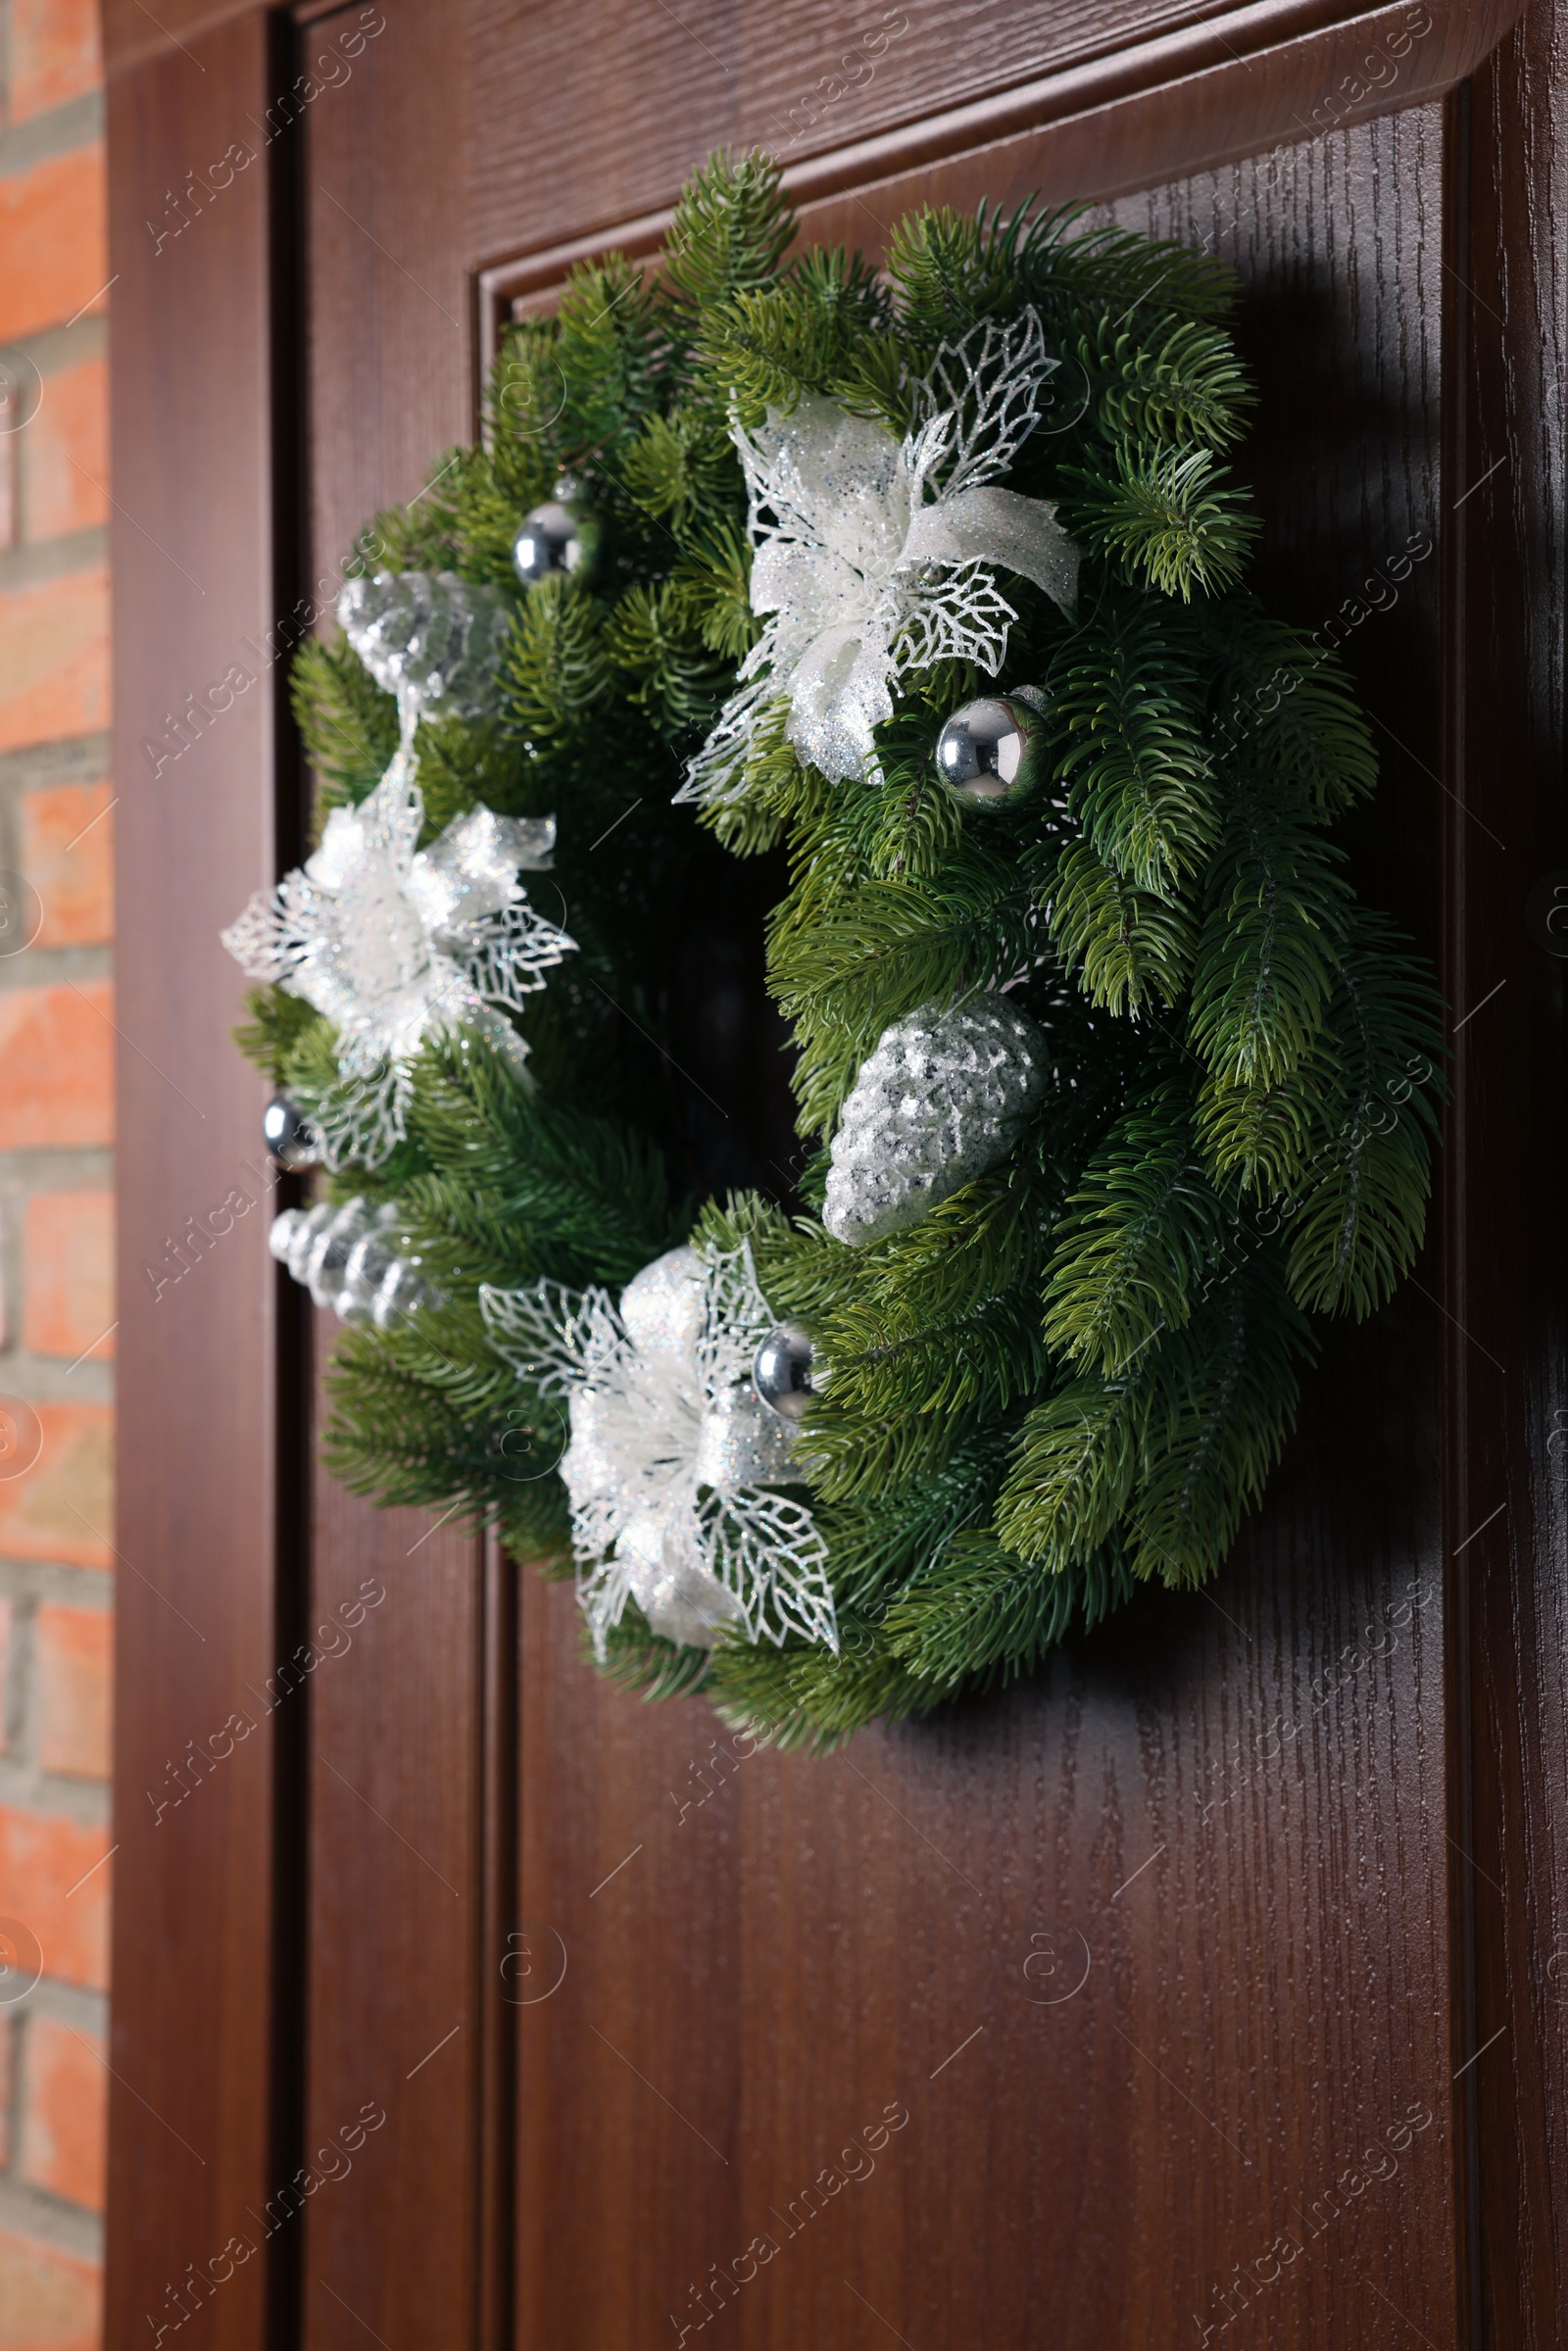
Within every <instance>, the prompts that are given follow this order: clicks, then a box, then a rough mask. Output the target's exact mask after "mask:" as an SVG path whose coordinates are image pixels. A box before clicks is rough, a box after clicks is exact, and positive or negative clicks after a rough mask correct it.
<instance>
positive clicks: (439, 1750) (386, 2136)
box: [295, 1316, 501, 2346]
mask: <svg viewBox="0 0 1568 2351" xmlns="http://www.w3.org/2000/svg"><path fill="white" fill-rule="evenodd" d="M318 1321H319V1324H320V1326H321V1328H320V1330H319V1335H318V1344H319V1348H320V1353H321V1357H322V1360H323V1363H324V1358H325V1355H326V1353H327V1351H328V1349H329V1347H330V1345H331V1342H332V1340H333V1339H334V1338H335V1336H336V1324H335V1318H331V1317H328V1316H319V1317H318ZM314 1551H315V1573H314V1575H313V1578H312V1588H311V1634H312V1636H314V1638H315V1641H316V1646H317V1650H318V1653H319V1654H320V1655H321V1656H322V1657H323V1662H322V1663H321V1664H319V1666H318V1667H317V1668H316V1669H315V1671H314V1674H313V1677H312V1681H311V1686H310V1704H311V1752H310V1771H309V1788H310V1796H309V1821H310V1827H309V1845H308V1851H307V1854H306V1856H305V1861H306V1887H307V1894H306V1913H307V1926H306V1942H307V1949H308V1965H309V1997H308V2009H307V2016H308V2026H307V2031H308V2045H309V2068H308V2081H307V2090H306V2106H305V2132H304V2140H303V2145H302V2148H301V2156H300V2160H301V2162H302V2163H304V2164H305V2165H306V2166H308V2167H310V2168H311V2169H312V2171H313V2172H314V2173H315V2175H316V2177H317V2178H318V2179H319V2180H321V2181H323V2183H324V2184H322V2185H321V2186H319V2188H317V2189H316V2190H314V2191H313V2195H312V2201H311V2202H310V2204H309V2206H308V2207H307V2209H306V2211H305V2213H304V2215H303V2218H302V2223H301V2226H302V2227H303V2229H304V2232H305V2251H304V2260H303V2265H302V2279H303V2296H302V2309H301V2314H300V2320H299V2332H298V2335H297V2337H296V2338H295V2339H296V2340H297V2341H298V2342H300V2343H301V2344H305V2345H314V2344H322V2345H325V2344H332V2345H337V2344H340V2343H342V2342H343V2341H344V2339H345V2335H346V2332H353V2331H357V2330H356V2329H354V2328H351V2327H349V2325H348V2321H347V2320H346V2318H345V2315H344V2314H345V2311H347V2312H350V2313H352V2315H353V2317H354V2318H355V2319H357V2320H358V2321H359V2322H360V2323H361V2326H362V2327H366V2328H368V2329H370V2330H371V2331H373V2332H374V2333H376V2334H379V2335H381V2336H382V2337H384V2338H385V2339H387V2340H388V2341H394V2340H397V2341H402V2340H407V2341H411V2342H418V2343H426V2344H446V2343H451V2344H454V2345H456V2344H463V2345H465V2346H467V2345H469V2344H472V2343H474V2341H475V2340H476V2325H477V2295H478V2285H477V2279H478V2263H477V2253H478V2231H479V2216H480V2188H479V2180H478V2174H477V2166H478V2162H479V2157H480V2153H481V2137H480V2116H481V2098H480V2089H479V2083H480V2065H481V2060H482V2058H483V2057H484V2055H485V2054H486V2049H485V2037H486V2033H487V2031H488V2019H487V2018H486V2017H485V2016H484V2014H483V2012H482V2005H481V1991H482V1988H483V1987H482V1984H481V1976H482V1975H488V1978H489V1981H490V1982H491V1984H494V1983H495V1982H497V1981H498V1971H499V1965H500V1959H501V1952H500V1951H497V1952H496V1953H495V1954H494V1955H493V1956H492V1957H491V1959H490V1964H489V1967H488V1969H487V1970H486V1969H484V1968H483V1966H482V1962H481V1953H480V1942H481V1936H482V1935H483V1932H484V1929H485V1915H484V1897H483V1892H482V1888H483V1886H484V1883H485V1879H484V1869H483V1862H484V1851H483V1827H484V1824H483V1816H482V1810H481V1795H480V1785H481V1784H480V1771H479V1766H480V1762H481V1758H482V1755H483V1751H484V1727H485V1712H486V1709H485V1688H484V1682H483V1678H482V1641H483V1639H484V1633H485V1623H484V1581H483V1576H482V1565H481V1551H480V1545H479V1543H478V1542H477V1540H476V1539H475V1538H474V1537H473V1536H471V1535H469V1534H466V1533H464V1532H461V1531H459V1530H458V1529H456V1528H443V1527H441V1526H440V1525H439V1523H438V1522H437V1521H435V1520H433V1519H432V1518H431V1517H430V1516H429V1515H427V1514H426V1513H424V1512H422V1511H412V1510H393V1511H371V1510H369V1509H368V1508H366V1506H365V1505H364V1504H363V1503H360V1502H357V1501H356V1500H355V1499H354V1497H353V1496H352V1495H350V1494H345V1493H344V1492H343V1490H342V1488H341V1487H338V1486H335V1485H334V1484H333V1483H332V1482H331V1480H330V1479H329V1478H328V1477H327V1475H326V1473H325V1471H324V1470H322V1469H320V1468H318V1470H317V1472H316V1481H315V1504H314ZM377 1592H381V1593H382V1594H383V1595H384V1596H383V1597H382V1598H381V1599H379V1600H377V1599H376V1598H375V1594H376V1593H377ZM361 1606H363V1607H364V1608H365V1610H366V1613H365V1615H364V1617H363V1620H362V1621H360V1622H359V1623H358V1624H357V1625H356V1624H355V1623H354V1619H355V1617H356V1616H357V1614H358V1611H359V1608H360V1607H361ZM336 1626H342V1627H344V1628H345V1629H348V1628H352V1641H353V1646H352V1648H351V1649H346V1650H343V1651H342V1653H341V1654H340V1655H337V1656H335V1657H334V1656H331V1655H330V1654H329V1652H330V1651H331V1650H332V1649H338V1648H341V1636H340V1635H337V1634H335V1633H334V1631H333V1628H334V1627H336ZM367 2105H368V2106H369V2107H371V2108H372V2109H375V2110H379V2111H380V2112H381V2113H382V2114H383V2115H384V2117H385V2120H384V2122H383V2123H382V2124H380V2125H378V2126H376V2127H375V2129H374V2131H373V2132H372V2134H371V2135H369V2136H368V2138H367V2139H366V2142H365V2144H364V2145H363V2147H360V2148H358V2149H354V2148H353V2147H352V2138H353V2136H354V2135H355V2119H356V2118H357V2117H359V2116H361V2114H362V2112H363V2110H364V2109H365V2107H366V2106H367ZM345 2126H348V2128H349V2134H350V2143H349V2144H348V2145H347V2146H345V2142H344V2136H343V2133H344V2127H345ZM334 2142H335V2143H336V2145H337V2146H340V2147H343V2148H344V2152H345V2153H351V2154H352V2170H346V2169H345V2166H344V2163H343V2159H342V2156H339V2155H334V2153H333V2148H334ZM334 2175H337V2176H336V2177H334Z"/></svg>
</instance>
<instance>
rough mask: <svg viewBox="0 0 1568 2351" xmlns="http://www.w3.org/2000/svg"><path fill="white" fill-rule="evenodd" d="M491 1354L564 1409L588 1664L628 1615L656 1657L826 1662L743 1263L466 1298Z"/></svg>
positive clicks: (819, 1609)
mask: <svg viewBox="0 0 1568 2351" xmlns="http://www.w3.org/2000/svg"><path fill="white" fill-rule="evenodd" d="M479 1305H480V1310H481V1312H482V1313H483V1315H484V1319H485V1322H486V1324H487V1326H488V1328H489V1331H490V1335H491V1338H492V1341H493V1342H494V1345H495V1347H496V1349H497V1351H498V1352H499V1353H500V1354H501V1355H502V1356H503V1357H504V1358H505V1359H506V1361H507V1362H509V1363H510V1364H512V1366H513V1368H514V1369H515V1371H516V1372H517V1373H518V1374H519V1375H520V1376H521V1377H522V1378H523V1379H525V1380H526V1381H527V1382H528V1383H529V1385H530V1386H531V1387H533V1388H534V1389H536V1390H537V1391H538V1392H539V1393H540V1394H541V1395H543V1396H564V1397H566V1399H567V1403H568V1409H569V1413H570V1424H571V1438H570V1443H569V1444H568V1445H567V1447H566V1450H565V1452H564V1454H563V1456H562V1460H561V1465H560V1466H561V1475H562V1477H563V1479H564V1482H565V1487H566V1492H567V1494H568V1496H569V1498H570V1502H571V1532H572V1546H573V1549H574V1551H575V1553H576V1558H577V1593H578V1598H579V1600H580V1602H581V1605H582V1608H583V1611H584V1613H585V1615H586V1616H587V1619H588V1623H589V1626H590V1629H591V1631H592V1634H593V1640H594V1646H595V1649H596V1651H597V1653H598V1655H599V1656H600V1657H601V1658H603V1656H604V1654H605V1643H606V1638H607V1636H608V1634H609V1632H610V1630H611V1628H612V1627H613V1625H616V1624H618V1623H619V1621H620V1618H621V1614H622V1612H623V1610H624V1608H625V1605H626V1602H627V1599H628V1598H631V1599H635V1600H636V1602H637V1605H638V1606H639V1608H641V1610H642V1612H643V1614H644V1615H645V1616H646V1617H647V1619H648V1622H649V1624H650V1625H651V1626H652V1627H653V1630H654V1631H655V1632H656V1633H658V1634H660V1635H661V1636H662V1638H663V1639H664V1640H666V1641H677V1642H680V1643H683V1644H685V1645H687V1646H690V1647H694V1648H709V1647H711V1645H712V1643H713V1641H714V1640H715V1638H716V1637H717V1635H718V1634H719V1633H720V1632H721V1631H722V1630H723V1628H724V1627H726V1626H733V1627H734V1628H735V1629H736V1630H738V1631H739V1632H741V1633H742V1634H743V1635H744V1636H745V1638H746V1639H747V1640H748V1641H764V1640H765V1641H774V1642H782V1641H784V1640H785V1639H786V1638H787V1637H788V1636H789V1635H790V1634H792V1633H794V1634H799V1635H801V1636H802V1637H803V1638H804V1639H805V1640H807V1641H819V1642H823V1643H825V1644H826V1645H827V1646H828V1647H829V1648H832V1649H835V1650H836V1649H837V1647H838V1620H837V1616H836V1613H835V1610H834V1606H833V1593H832V1589H831V1587H830V1585H829V1583H828V1580H827V1573H826V1563H827V1545H826V1543H824V1541H823V1539H822V1536H821V1534H820V1533H819V1532H818V1529H817V1526H816V1522H815V1520H814V1518H813V1517H812V1515H811V1512H810V1511H809V1509H808V1508H807V1507H806V1505H805V1504H804V1503H803V1502H800V1501H797V1500H796V1499H795V1498H794V1496H793V1495H790V1494H779V1493H775V1492H771V1491H769V1489H771V1488H775V1487H778V1486H782V1485H788V1484H796V1483H799V1482H800V1471H799V1468H798V1466H797V1464H796V1462H795V1459H794V1444H795V1434H796V1432H795V1431H794V1429H793V1428H792V1427H791V1426H790V1425H789V1424H788V1423H787V1422H784V1421H782V1420H780V1419H779V1417H778V1415H777V1414H776V1413H773V1412H770V1411H769V1410H768V1408H767V1406H766V1405H765V1404H763V1403H762V1402H761V1400H760V1397H759V1396H758V1395H757V1392H756V1390H755V1388H754V1387H753V1385H752V1377H751V1372H752V1359H753V1357H754V1355H755V1354H756V1352H757V1348H758V1347H759V1345H760V1342H761V1341H762V1339H764V1338H765V1337H766V1335H767V1333H768V1332H769V1330H771V1328H772V1327H773V1322H774V1319H775V1318H774V1316H773V1315H772V1314H771V1313H770V1311H769V1309H768V1306H767V1302H766V1300H765V1299H764V1298H763V1297H762V1294H761V1292H760V1289H759V1288H758V1284H757V1276H756V1273H755V1271H754V1269H753V1266H752V1260H751V1252H750V1250H749V1249H736V1250H732V1251H730V1252H728V1253H713V1254H711V1255H700V1254H699V1252H698V1251H697V1250H696V1249H690V1248H684V1249H670V1250H668V1251H667V1252H666V1254H665V1255H663V1256H662V1257H657V1258H656V1259H655V1260H654V1262H653V1264H652V1265H646V1266H644V1268H643V1270H642V1272H641V1273H640V1274H638V1275H637V1276H636V1277H635V1278H634V1279H633V1280H632V1281H630V1282H628V1283H627V1285H626V1287H625V1289H624V1290H623V1291H622V1292H621V1294H620V1300H619V1306H618V1310H617V1307H616V1306H615V1304H614V1303H613V1301H612V1299H611V1297H610V1294H609V1292H608V1291H605V1290H599V1289H593V1290H588V1291H585V1292H581V1293H577V1292H572V1291H568V1290H564V1289H563V1288H562V1287H561V1286H560V1284H558V1283H555V1282H539V1283H536V1284H535V1285H534V1286H533V1287H532V1288H531V1289H528V1290H497V1289H494V1288H492V1287H491V1286H489V1285H488V1284H487V1285H486V1286H485V1287H484V1288H482V1289H481V1291H480V1293H479Z"/></svg>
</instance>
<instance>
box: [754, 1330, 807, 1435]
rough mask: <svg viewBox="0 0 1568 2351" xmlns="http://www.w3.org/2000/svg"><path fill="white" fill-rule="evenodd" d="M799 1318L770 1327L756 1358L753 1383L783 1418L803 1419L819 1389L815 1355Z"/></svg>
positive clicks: (767, 1404)
mask: <svg viewBox="0 0 1568 2351" xmlns="http://www.w3.org/2000/svg"><path fill="white" fill-rule="evenodd" d="M815 1352H816V1350H815V1348H814V1347H812V1345H811V1342H810V1341H809V1339H808V1338H807V1336H806V1333H805V1332H804V1331H803V1330H802V1329H801V1326H800V1324H799V1323H798V1322H781V1323H779V1324H777V1325H776V1327H775V1328H774V1329H773V1330H771V1331H769V1332H768V1334H767V1337H766V1338H765V1339H764V1340H763V1342H762V1344H761V1346H760V1347H759V1348H758V1350H757V1353H756V1355H755V1357H754V1358H753V1361H752V1386H753V1387H754V1388H755V1389H756V1390H757V1393H758V1395H759V1396H760V1397H761V1399H762V1401H763V1403H764V1404H766V1406H767V1408H768V1410H769V1411H770V1412H776V1413H777V1414H778V1416H779V1419H780V1420H799V1419H800V1417H801V1415H802V1413H803V1412H804V1411H805V1410H806V1407H807V1405H808V1404H809V1402H810V1400H811V1397H812V1396H814V1395H815V1393H816V1391H815V1389H814V1387H813V1386H812V1382H811V1362H812V1358H813V1356H814V1355H815Z"/></svg>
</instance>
